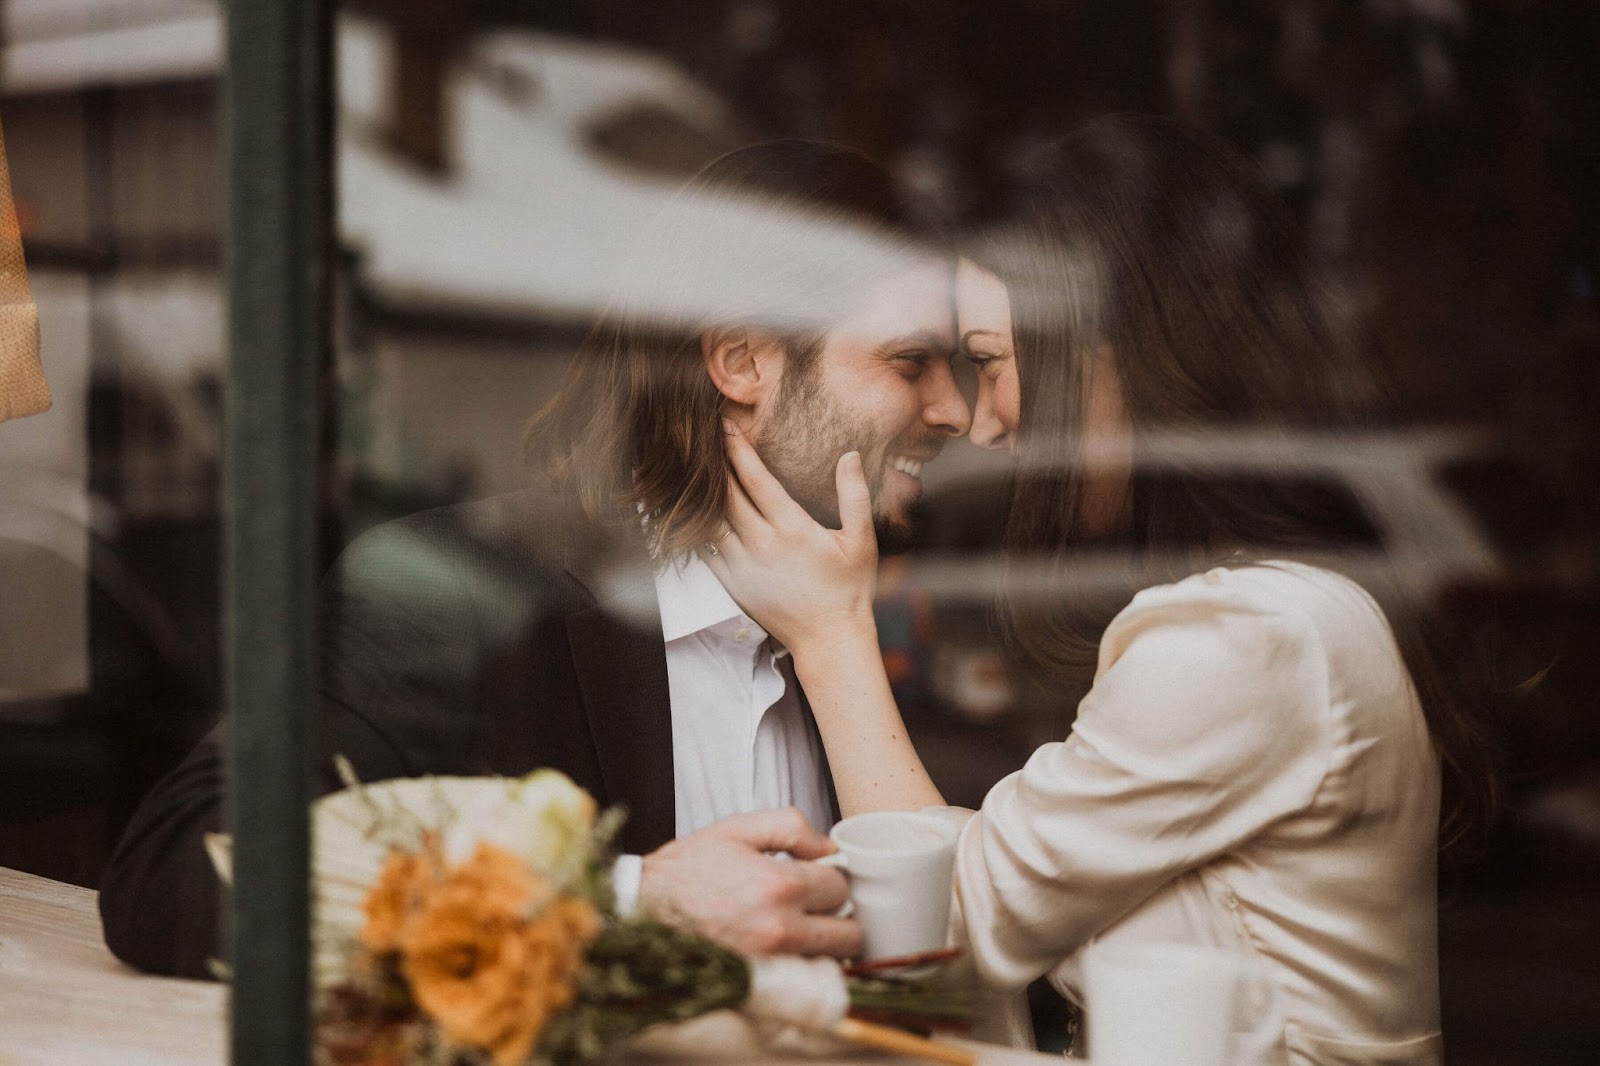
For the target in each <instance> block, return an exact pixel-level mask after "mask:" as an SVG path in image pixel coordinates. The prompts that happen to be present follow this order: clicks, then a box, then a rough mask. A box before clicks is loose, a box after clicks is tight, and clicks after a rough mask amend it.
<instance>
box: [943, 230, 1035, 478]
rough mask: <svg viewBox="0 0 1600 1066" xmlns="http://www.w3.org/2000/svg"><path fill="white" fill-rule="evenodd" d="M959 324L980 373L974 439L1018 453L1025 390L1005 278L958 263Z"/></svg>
mask: <svg viewBox="0 0 1600 1066" xmlns="http://www.w3.org/2000/svg"><path fill="white" fill-rule="evenodd" d="M956 328H957V330H958V331H959V333H960V337H961V348H962V351H964V352H965V353H966V356H967V358H968V359H969V360H971V362H972V364H973V366H975V367H976V368H977V371H978V402H977V404H976V406H975V408H974V410H973V412H972V443H974V444H976V445H977V446H978V447H980V448H1008V449H1011V450H1013V451H1014V450H1015V449H1016V435H1017V418H1018V415H1019V414H1020V412H1021V409H1022V393H1021V391H1020V388H1019V386H1018V384H1017V356H1016V345H1015V342H1014V340H1013V338H1012V335H1011V299H1010V297H1008V296H1007V295H1006V287H1005V283H1004V282H1002V281H1001V280H1000V279H999V278H997V277H995V276H994V275H993V274H991V273H989V272H988V271H987V270H985V269H983V268H982V267H980V266H978V265H977V264H976V263H973V262H971V261H969V260H966V259H963V260H961V262H960V263H959V264H957V266H956Z"/></svg>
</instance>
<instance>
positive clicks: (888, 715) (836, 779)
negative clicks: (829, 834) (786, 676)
mask: <svg viewBox="0 0 1600 1066" xmlns="http://www.w3.org/2000/svg"><path fill="white" fill-rule="evenodd" d="M793 654H794V657H795V663H794V665H795V676H796V677H797V678H798V679H799V681H800V685H801V687H802V688H803V689H804V690H805V694H806V699H807V700H808V701H809V702H810V704H811V713H812V715H813V716H814V717H815V718H816V721H817V729H818V731H819V732H820V733H821V734H822V743H823V747H824V748H826V749H827V752H828V765H829V767H830V769H831V770H832V771H833V783H834V789H835V791H836V792H837V793H838V796H839V808H840V811H841V812H842V813H843V814H844V815H845V816H846V817H848V816H850V815H852V814H860V813H862V812H863V811H886V810H920V809H922V808H923V807H930V806H938V805H942V804H943V803H944V797H942V796H941V795H940V794H939V790H938V789H937V788H935V787H934V784H933V781H932V780H931V779H930V778H929V777H928V772H927V770H926V769H924V767H923V765H922V759H921V758H920V757H919V756H918V755H917V749H916V748H915V747H914V746H913V745H912V743H911V737H910V735H909V734H908V733H907V732H906V726H905V722H904V721H903V720H902V719H901V717H900V709H899V707H897V706H896V705H895V702H894V693H893V692H892V691H891V690H890V688H889V677H888V675H887V674H886V673H885V672H884V668H883V654H882V652H881V651H880V650H879V648H878V632H877V628H876V627H875V626H874V625H873V624H872V621H871V620H870V619H866V620H864V621H863V622H861V623H857V624H853V625H849V626H844V627H840V628H839V629H837V630H834V631H832V632H830V633H828V634H826V635H825V636H822V637H819V638H817V639H816V640H814V641H811V642H809V643H808V644H807V645H805V646H802V647H799V648H796V649H794V651H793Z"/></svg>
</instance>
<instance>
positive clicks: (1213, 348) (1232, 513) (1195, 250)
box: [977, 116, 1497, 844]
mask: <svg viewBox="0 0 1600 1066" xmlns="http://www.w3.org/2000/svg"><path fill="white" fill-rule="evenodd" d="M1035 176H1036V179H1037V184H1036V185H1034V186H1033V188H1032V189H1031V192H1030V195H1029V197H1028V206H1027V209H1026V210H1025V212H1024V217H1025V218H1026V220H1027V221H1026V224H1025V225H1024V227H1022V229H1021V230H1020V232H1018V231H1012V232H1009V233H1008V234H1006V236H1005V239H1004V240H1003V241H997V242H994V243H993V244H992V245H991V246H990V247H989V250H988V252H987V254H986V253H985V252H983V251H979V252H978V253H977V254H978V256H979V258H982V259H985V260H986V261H987V263H988V265H990V266H991V267H993V268H994V269H995V270H996V271H997V272H998V273H999V275H1000V276H1001V277H1002V279H1003V280H1004V281H1006V283H1007V287H1008V289H1009V291H1010V293H1011V302H1012V317H1013V321H1014V326H1015V335H1016V352H1017V370H1018V373H1019V375H1020V384H1021V394H1022V404H1021V416H1020V421H1021V426H1022V428H1023V431H1024V432H1023V434H1022V438H1021V439H1022V442H1023V449H1024V454H1023V461H1022V463H1020V464H1019V468H1018V469H1019V473H1018V475H1017V477H1016V480H1015V482H1014V485H1013V489H1012V494H1011V507H1010V512H1009V516H1008V524H1007V531H1006V546H1007V554H1008V558H1009V559H1010V560H1012V561H1013V563H1016V564H1022V563H1032V564H1037V563H1039V562H1040V561H1041V559H1043V560H1045V561H1046V565H1057V566H1060V567H1063V568H1065V567H1067V566H1068V565H1070V564H1071V563H1072V562H1073V561H1074V559H1081V558H1082V556H1083V553H1084V552H1086V551H1093V550H1094V548H1095V547H1097V546H1103V547H1107V548H1110V549H1113V550H1111V551H1108V552H1106V553H1104V555H1105V557H1109V558H1120V559H1123V560H1125V561H1127V563H1128V565H1127V570H1128V580H1127V581H1126V582H1125V583H1115V582H1113V583H1112V584H1111V585H1110V586H1109V587H1107V586H1104V585H1103V586H1101V591H1099V592H1095V591H1093V590H1091V591H1089V592H1087V593H1085V594H1082V595H1077V596H1074V597H1072V599H1071V602H1064V601H1063V599H1062V598H1061V597H1040V596H1039V595H1037V594H1036V593H1035V594H1025V590H1023V589H1022V587H1021V586H1022V585H1023V581H1021V580H1018V581H1017V582H1015V583H1014V584H1013V586H1012V588H1011V589H1010V591H1009V592H1008V595H1007V596H1006V598H1005V600H1004V603H1003V610H1002V622H1003V625H1004V628H1005V631H1006V633H1007V635H1008V637H1009V638H1010V639H1011V640H1012V642H1013V643H1014V644H1015V645H1016V646H1017V647H1018V648H1019V649H1021V650H1022V651H1023V652H1024V653H1025V654H1026V655H1028V656H1029V657H1030V658H1031V659H1033V660H1034V661H1036V662H1038V663H1040V664H1042V665H1043V666H1045V667H1046V668H1048V669H1050V670H1052V671H1054V672H1056V673H1057V674H1058V675H1059V676H1062V677H1064V678H1068V679H1071V680H1072V681H1073V682H1075V683H1077V684H1080V685H1082V684H1086V683H1087V679H1088V677H1089V676H1091V675H1092V673H1093V670H1094V664H1095V658H1096V652H1097V649H1098V645H1099V641H1100V637H1101V634H1102V633H1103V632H1104V630H1105V627H1106V626H1107V624H1109V622H1110V619H1111V618H1112V616H1113V615H1114V614H1115V613H1116V612H1117V611H1118V610H1120V609H1121V608H1122V607H1123V606H1125V605H1126V603H1127V601H1128V599H1129V598H1130V597H1131V595H1132V593H1133V592H1134V591H1137V589H1138V588H1139V587H1141V586H1142V585H1144V584H1149V583H1150V580H1151V579H1152V577H1154V578H1156V579H1167V580H1174V579H1176V578H1178V577H1181V576H1184V575H1186V574H1189V573H1194V572H1196V571H1197V570H1203V569H1206V568H1208V567H1210V566H1215V565H1239V564H1240V563H1241V562H1244V561H1248V560H1263V559H1285V558H1301V559H1304V560H1306V561H1308V562H1315V563H1318V564H1319V565H1324V566H1331V567H1332V568H1334V569H1339V563H1338V561H1337V560H1338V559H1339V558H1340V557H1341V553H1340V549H1347V548H1348V547H1349V546H1350V545H1351V544H1352V542H1360V541H1361V540H1362V539H1363V538H1364V537H1365V536H1366V534H1367V533H1368V532H1370V530H1368V529H1365V528H1364V519H1363V518H1361V516H1359V514H1356V513H1353V512H1352V509H1351V507H1349V506H1347V502H1348V501H1346V500H1344V499H1343V498H1342V497H1340V496H1339V494H1338V493H1330V492H1329V491H1328V487H1327V486H1326V485H1319V484H1310V483H1307V482H1306V481H1304V480H1300V481H1296V480H1295V479H1293V478H1279V477H1273V476H1266V477H1217V476H1215V472H1214V471H1211V472H1207V471H1206V470H1204V469H1201V468H1199V467H1198V466H1197V468H1195V469H1190V470H1185V469H1183V464H1182V462H1181V461H1180V462H1179V463H1178V464H1177V465H1176V466H1173V465H1171V464H1170V462H1169V465H1167V466H1166V467H1165V468H1164V469H1163V470H1160V471H1156V470H1141V469H1139V467H1138V466H1137V458H1136V471H1135V475H1134V479H1133V485H1132V522H1131V525H1130V528H1128V529H1126V530H1125V531H1123V532H1121V533H1119V534H1117V535H1116V536H1115V537H1114V538H1113V540H1114V543H1110V544H1104V543H1102V544H1100V545H1096V544H1094V543H1088V542H1086V540H1085V538H1084V536H1083V535H1082V533H1081V532H1080V512H1081V509H1082V498H1083V494H1082V471H1083V469H1084V457H1083V441H1082V439H1081V437H1080V434H1079V432H1078V427H1079V423H1080V420H1081V412H1082V411H1083V410H1084V396H1085V392H1086V385H1085V382H1086V378H1087V375H1088V374H1090V373H1092V372H1093V368H1094V366H1095V364H1096V363H1097V362H1098V359H1097V357H1096V354H1095V353H1097V352H1099V351H1102V350H1105V349H1109V351H1110V352H1111V353H1112V356H1111V360H1112V364H1113V365H1114V367H1115V371H1116V373H1117V375H1118V377H1119V384H1120V386H1121V391H1122V394H1123V402H1124V405H1125V408H1126V411H1127V416H1128V419H1129V421H1130V423H1131V429H1132V434H1133V438H1134V446H1135V454H1136V457H1137V456H1138V454H1139V449H1140V447H1141V444H1142V443H1145V442H1148V441H1150V440H1152V439H1154V438H1155V437H1157V436H1160V435H1162V434H1176V435H1178V436H1179V437H1180V439H1181V438H1184V437H1192V438H1194V439H1195V440H1197V441H1198V442H1200V444H1201V446H1202V447H1203V445H1204V442H1205V441H1206V440H1207V439H1208V438H1210V439H1217V438H1218V437H1225V436H1226V435H1228V434H1237V433H1241V432H1246V433H1256V434H1261V433H1262V432H1263V431H1265V432H1266V433H1267V434H1269V435H1270V434H1280V435H1282V436H1283V437H1285V438H1288V437H1291V436H1294V435H1301V436H1303V437H1305V438H1307V439H1321V440H1328V441H1333V442H1337V440H1338V435H1339V434H1341V433H1356V434H1359V433H1362V432H1364V431H1368V430H1371V429H1373V428H1376V427H1378V426H1380V425H1381V424H1382V423H1383V419H1384V416H1385V412H1384V410H1383V407H1384V405H1383V404H1382V403H1381V402H1380V398H1381V392H1380V390H1378V389H1377V388H1376V387H1375V385H1374V381H1375V376H1374V375H1373V374H1372V373H1371V372H1370V368H1369V367H1368V366H1367V365H1366V357H1365V355H1364V351H1363V346H1362V345H1359V344H1357V343H1353V342H1352V341H1351V340H1350V338H1349V337H1348V336H1346V335H1345V334H1346V332H1347V331H1346V330H1343V329H1338V328H1335V326H1334V325H1333V324H1331V323H1330V317H1331V316H1330V315H1329V314H1328V313H1327V312H1326V310H1325V308H1326V306H1327V305H1328V302H1329V298H1328V293H1327V291H1326V290H1324V289H1323V288H1321V287H1320V286H1319V285H1318V283H1317V282H1316V280H1315V277H1314V273H1313V271H1312V270H1311V268H1310V266H1309V264H1308V262H1307V260H1306V258H1305V256H1304V255H1303V254H1302V252H1301V250H1300V247H1299V244H1298V242H1297V240H1296V238H1295V235H1294V232H1293V229H1292V227H1291V225H1290V223H1289V220H1288V218H1287V216H1286V213H1285V212H1284V210H1283V209H1282V207H1281V206H1280V204H1279V203H1278V202H1277V200H1276V198H1275V197H1274V196H1273V195H1272V193H1271V192H1270V190H1269V189H1267V187H1266V186H1265V184H1264V182H1263V181H1262V180H1261V179H1260V178H1259V177H1258V176H1257V175H1256V173H1255V172H1254V170H1253V169H1252V168H1251V167H1250V166H1249V165H1248V164H1247V163H1245V162H1244V161H1243V160H1241V159H1240V158H1238V157H1237V156H1236V155H1235V154H1234V153H1233V152H1232V151H1231V150H1229V149H1228V148H1226V147H1225V146H1223V145H1221V144H1220V143H1216V142H1213V141H1211V140H1209V139H1208V138H1206V137H1204V136H1203V135H1201V134H1199V133H1196V132H1194V131H1192V130H1189V129H1187V128H1185V127H1183V126H1180V125H1178V124H1177V123H1174V122H1171V121H1168V120H1163V119H1155V118H1140V117H1127V116H1116V117H1110V118H1105V119H1100V120H1097V121H1095V122H1092V123H1090V124H1088V125H1086V126H1083V127H1081V128H1079V129H1078V130H1077V131H1075V132H1074V133H1073V134H1072V135H1070V136H1068V137H1067V138H1066V139H1065V140H1063V141H1062V142H1061V143H1059V144H1058V145H1057V146H1055V148H1054V149H1053V151H1052V152H1051V153H1049V154H1048V155H1047V156H1046V157H1045V158H1044V159H1043V160H1042V161H1041V166H1040V170H1039V172H1038V173H1037V174H1036V175H1035ZM1334 446H1337V444H1336V443H1335V444H1334ZM1344 557H1346V558H1348V555H1346V556H1344ZM1019 573H1020V570H1019ZM1027 573H1028V575H1029V576H1028V577H1027V579H1026V580H1027V582H1028V583H1029V584H1030V585H1032V586H1033V588H1034V589H1037V587H1038V581H1037V575H1038V570H1037V568H1036V567H1034V568H1030V569H1029V570H1028V571H1027ZM1350 576H1352V577H1354V578H1356V579H1357V580H1358V581H1359V582H1360V583H1361V584H1362V585H1363V586H1364V587H1366V588H1367V590H1368V592H1369V593H1371V594H1372V595H1373V596H1374V598H1375V599H1376V600H1378V602H1379V603H1380V604H1381V605H1382V607H1383V609H1384V611H1385V614H1386V617H1387V619H1388V621H1389V624H1390V627H1391V629H1392V631H1393V632H1394V634H1395V637H1396V641H1397V643H1398V645H1399V648H1400V651H1401V655H1402V657H1403V658H1404V660H1405V663H1406V666H1407V668H1408V670H1409V671H1410V673H1411V677H1412V679H1413V682H1414V684H1415V685H1416V688H1417V691H1418V695H1419V698H1420V700H1421V703H1422V708H1423V712H1424V714H1425V715H1426V718H1427V722H1428V727H1429V729H1430V731H1431V734H1432V736H1433V740H1434V744H1435V747H1436V749H1437V751H1438V754H1439V757H1440V759H1441V763H1442V766H1443V769H1444V779H1445V780H1444V785H1445V799H1444V803H1445V813H1444V818H1443V826H1442V828H1441V839H1442V840H1443V841H1444V842H1445V843H1446V844H1448V843H1450V842H1452V841H1454V840H1456V839H1458V838H1460V837H1461V836H1462V835H1463V834H1464V833H1465V832H1466V831H1467V830H1468V829H1469V828H1471V827H1481V826H1483V825H1484V824H1486V822H1487V820H1488V818H1489V815H1490V813H1491V811H1492V810H1493V808H1494V806H1495V802H1496V792H1497V785H1496V774H1495V769H1494V759H1493V757H1492V748H1491V745H1490V743H1489V740H1488V737H1487V734H1486V730H1485V729H1484V726H1483V724H1482V721H1481V716H1480V714H1479V712H1478V711H1477V710H1476V709H1475V703H1474V698H1473V697H1472V695H1471V694H1468V693H1464V692H1462V691H1461V690H1460V689H1459V688H1458V687H1456V686H1453V685H1452V684H1450V683H1447V677H1446V674H1445V672H1444V671H1443V670H1441V668H1440V662H1441V656H1440V655H1439V654H1438V653H1437V652H1436V651H1435V649H1434V648H1433V646H1432V644H1431V642H1430V639H1429V633H1428V630H1427V629H1426V628H1425V627H1424V625H1423V624H1422V621H1421V617H1420V615H1421V612H1422V611H1423V610H1425V609H1426V605H1425V604H1419V603H1416V602H1413V601H1412V599H1411V598H1410V597H1409V596H1408V594H1407V593H1406V592H1405V588H1406V583H1405V581H1404V577H1405V575H1403V574H1400V573H1397V572H1391V573H1388V574H1385V573H1376V574H1374V573H1371V572H1363V573H1362V574H1360V575H1357V574H1353V573H1352V574H1351V575H1350Z"/></svg>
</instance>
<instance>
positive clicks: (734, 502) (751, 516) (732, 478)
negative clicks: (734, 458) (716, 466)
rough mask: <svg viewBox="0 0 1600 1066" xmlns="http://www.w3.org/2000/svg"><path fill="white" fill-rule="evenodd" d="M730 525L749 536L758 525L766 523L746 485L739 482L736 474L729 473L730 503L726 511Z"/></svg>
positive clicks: (736, 530) (737, 531)
mask: <svg viewBox="0 0 1600 1066" xmlns="http://www.w3.org/2000/svg"><path fill="white" fill-rule="evenodd" d="M725 514H726V517H727V519H728V525H730V526H731V527H733V530H734V532H736V533H740V534H743V535H745V536H749V535H751V534H752V533H754V532H755V531H756V529H757V527H758V526H762V525H765V524H766V521H767V520H766V518H765V517H763V516H762V514H761V511H760V509H759V508H757V507H756V505H755V504H754V503H752V502H751V500H750V496H749V494H748V493H746V492H745V490H744V486H743V485H741V484H740V483H739V478H738V476H737V475H735V474H729V475H728V503H727V508H726V511H725Z"/></svg>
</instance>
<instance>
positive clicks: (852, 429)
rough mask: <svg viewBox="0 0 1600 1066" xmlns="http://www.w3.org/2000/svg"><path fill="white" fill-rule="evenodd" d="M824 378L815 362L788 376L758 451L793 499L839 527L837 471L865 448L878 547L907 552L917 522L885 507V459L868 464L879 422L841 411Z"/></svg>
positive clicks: (934, 445)
mask: <svg viewBox="0 0 1600 1066" xmlns="http://www.w3.org/2000/svg"><path fill="white" fill-rule="evenodd" d="M821 379H822V375H821V374H820V373H818V372H817V368H816V367H814V366H813V367H808V368H807V369H806V371H804V372H802V373H800V374H794V375H788V374H786V375H784V378H783V381H782V383H781V384H780V385H779V387H778V394H777V396H776V397H775V398H774V403H773V409H774V414H773V416H772V418H771V419H770V420H769V421H768V422H767V424H766V426H765V427H763V429H762V431H761V439H760V441H758V442H757V443H756V452H757V454H759V455H760V456H761V459H762V462H764V463H766V464H767V469H768V470H770V471H771V472H772V474H773V476H774V477H776V478H777V479H778V480H779V481H780V482H781V483H782V484H783V487H784V488H785V489H787V490H788V492H789V495H790V496H791V497H793V498H794V501H795V502H796V503H798V504H799V505H800V506H801V507H804V508H805V509H806V511H807V512H808V513H809V514H810V515H811V517H812V518H815V519H816V520H817V521H818V522H820V523H822V524H823V525H825V526H828V527H829V528H831V529H838V528H839V525H840V519H839V489H838V478H837V474H836V471H837V469H838V465H839V457H840V456H842V455H844V454H845V453H846V452H849V451H857V452H860V453H861V459H862V464H863V467H862V469H863V472H864V473H865V474H866V478H867V488H868V490H869V491H870V492H871V494H872V527H873V530H874V532H876V534H877V537H878V551H879V552H880V553H883V554H893V553H895V552H900V551H904V550H906V549H907V548H908V547H910V544H911V539H912V533H913V532H914V530H913V528H912V523H911V522H910V520H909V519H908V518H907V517H905V516H900V515H890V514H886V513H885V512H884V511H883V509H882V505H881V499H882V490H883V478H884V464H883V462H882V461H880V462H879V463H878V464H877V466H876V467H875V468H873V469H867V467H866V464H867V463H868V462H870V461H871V452H872V447H871V442H872V441H873V440H874V438H875V433H874V425H873V423H872V422H871V420H869V419H865V418H859V417H858V418H852V417H851V416H850V415H849V414H848V413H847V412H845V411H842V410H840V409H839V407H838V405H836V404H835V403H833V402H832V399H831V398H830V397H829V396H828V395H827V393H826V391H825V389H824V388H823V385H822V380H821ZM914 436H915V435H913V437H914ZM906 439H908V438H904V437H903V438H900V440H902V441H904V440H906ZM943 444H944V441H943V440H942V439H938V438H929V439H926V440H917V441H916V442H915V443H912V444H910V445H908V447H907V449H906V450H908V451H914V452H916V453H918V454H923V453H926V452H928V451H937V450H938V449H939V448H940V447H941V446H942V445H943Z"/></svg>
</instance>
